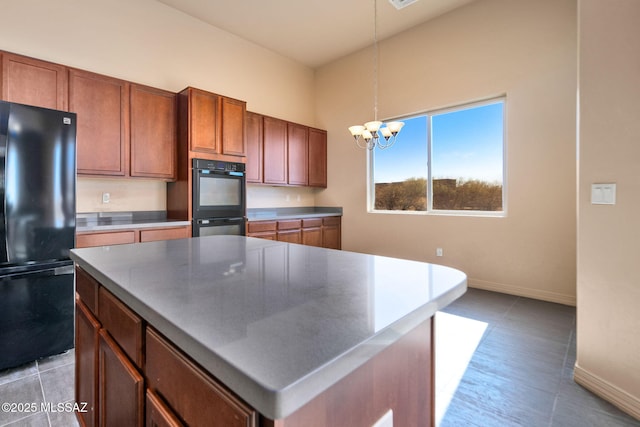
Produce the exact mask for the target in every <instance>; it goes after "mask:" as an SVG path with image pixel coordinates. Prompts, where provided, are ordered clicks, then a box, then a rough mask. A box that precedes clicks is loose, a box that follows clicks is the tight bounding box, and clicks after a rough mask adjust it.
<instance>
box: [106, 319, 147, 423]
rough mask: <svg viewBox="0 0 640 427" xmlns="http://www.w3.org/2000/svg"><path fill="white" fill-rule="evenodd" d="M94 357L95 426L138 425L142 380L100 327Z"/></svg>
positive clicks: (141, 405) (141, 414)
mask: <svg viewBox="0 0 640 427" xmlns="http://www.w3.org/2000/svg"><path fill="white" fill-rule="evenodd" d="M98 359H99V366H100V368H99V372H98V376H99V378H100V381H99V384H100V387H99V392H98V396H99V413H98V418H99V425H100V426H101V427H111V426H113V427H120V426H137V427H141V426H142V423H143V418H144V400H143V399H144V380H143V378H142V375H140V373H139V372H138V371H137V370H136V369H135V367H134V366H133V365H132V364H131V362H130V361H129V359H127V356H126V355H125V354H124V353H123V352H122V350H120V347H118V344H116V342H115V341H114V340H113V338H111V337H110V336H109V334H108V333H107V332H106V331H105V330H104V329H102V330H101V331H100V354H99V358H98Z"/></svg>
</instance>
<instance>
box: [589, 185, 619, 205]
mask: <svg viewBox="0 0 640 427" xmlns="http://www.w3.org/2000/svg"><path fill="white" fill-rule="evenodd" d="M591 204H592V205H615V204H616V184H612V183H603V184H591Z"/></svg>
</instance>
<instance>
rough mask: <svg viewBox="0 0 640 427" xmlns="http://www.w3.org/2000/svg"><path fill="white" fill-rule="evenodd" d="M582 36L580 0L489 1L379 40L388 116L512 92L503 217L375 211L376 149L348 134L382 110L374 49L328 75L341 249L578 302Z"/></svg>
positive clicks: (322, 79)
mask: <svg viewBox="0 0 640 427" xmlns="http://www.w3.org/2000/svg"><path fill="white" fill-rule="evenodd" d="M576 33H577V29H576V2H575V0H536V1H529V0H483V1H479V2H475V3H472V4H471V5H469V6H465V7H463V8H461V9H458V10H455V11H453V12H451V13H449V14H447V15H444V16H442V17H440V18H437V19H436V20H433V21H430V22H428V23H426V24H424V25H422V26H419V27H416V28H414V29H411V30H409V31H408V32H406V33H403V34H401V35H399V36H396V37H394V38H392V39H389V40H385V41H384V42H382V43H381V44H380V54H379V56H380V77H379V81H380V93H379V110H380V116H381V117H382V118H385V117H393V116H400V115H406V114H410V113H413V112H418V111H425V110H430V109H435V108H440V107H444V106H451V105H455V104H458V103H464V102H468V101H470V100H476V99H482V98H487V97H492V96H496V95H500V94H505V93H506V96H507V107H506V109H507V110H506V111H507V122H506V132H507V138H506V143H507V157H506V158H507V178H506V186H507V211H508V214H507V216H506V217H505V218H489V217H485V218H480V217H452V216H435V215H431V216H424V215H411V216H409V215H398V214H375V213H367V205H366V176H367V175H366V167H367V166H366V165H367V163H366V153H365V152H364V151H361V150H359V149H357V148H355V147H354V144H353V139H352V138H351V136H350V135H349V133H348V131H347V127H348V126H349V125H352V124H357V123H362V122H365V121H367V120H369V119H371V118H372V115H373V100H372V92H373V89H372V83H371V74H372V73H371V61H372V50H371V49H369V50H365V51H362V52H359V53H357V54H354V55H351V56H349V57H346V58H344V59H342V60H340V61H337V62H335V63H333V64H330V65H328V66H326V67H323V68H321V69H319V70H318V71H317V72H316V85H317V86H316V93H317V97H316V102H317V110H318V125H319V126H320V127H323V128H326V129H328V132H329V133H328V135H329V147H328V150H329V159H328V164H329V172H328V176H329V188H328V189H327V190H326V191H324V192H321V193H319V194H318V196H317V198H316V201H317V202H318V204H321V205H325V206H328V205H340V206H343V208H344V218H343V225H344V226H343V240H342V242H343V248H344V249H348V250H354V251H362V252H370V253H376V254H384V255H391V256H398V257H402V258H410V259H417V260H424V261H431V262H438V263H443V264H447V265H451V266H454V267H458V268H460V269H462V270H463V271H464V272H466V273H467V274H468V276H469V278H470V283H471V285H472V286H477V287H483V288H488V289H494V290H499V291H504V292H509V293H514V294H521V295H527V296H532V297H535V298H541V299H547V300H551V301H558V302H562V303H567V304H575V283H576V276H575V263H576V243H575V241H576V233H575V230H576V196H575V187H576V167H575V164H576V160H575V156H576V154H575V153H576V142H575V141H576V132H575V128H576V124H575V123H576V85H577V83H576V61H577V60H576V49H577V48H576V39H577V34H576ZM397 144H402V134H401V135H400V137H399V140H398V142H397ZM391 149H393V148H391ZM398 167H399V168H401V167H402V165H401V164H399V165H398ZM372 230H375V232H372ZM436 247H441V248H443V249H444V257H442V258H436V257H435V249H436Z"/></svg>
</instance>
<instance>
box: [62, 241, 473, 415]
mask: <svg viewBox="0 0 640 427" xmlns="http://www.w3.org/2000/svg"><path fill="white" fill-rule="evenodd" d="M72 258H73V259H74V260H75V261H76V265H77V275H76V290H77V310H76V318H77V323H76V400H77V401H82V402H85V401H86V402H89V405H88V406H89V407H90V408H91V409H92V410H91V411H89V412H87V413H83V414H80V419H81V422H83V423H84V424H87V425H93V423H94V422H97V421H99V420H101V421H102V422H107V424H108V423H109V422H113V423H114V425H117V424H118V422H120V425H134V423H135V424H136V425H142V423H144V422H145V418H146V419H147V422H149V421H150V420H151V421H152V422H156V423H157V424H158V425H181V423H183V424H186V425H199V423H202V425H209V426H216V425H220V426H227V425H242V426H245V425H256V426H258V425H262V426H281V427H285V426H305V427H307V426H314V425H317V426H325V425H326V426H341V425H345V426H346V425H349V426H358V425H362V426H371V425H372V424H374V423H375V422H376V421H377V420H379V419H380V418H381V417H383V416H384V415H385V414H386V413H387V412H388V411H390V410H391V411H392V417H393V421H394V425H396V426H403V425H421V426H422V425H432V423H433V398H434V385H433V380H434V373H433V354H434V348H433V341H434V339H433V338H434V337H433V315H434V314H435V312H436V311H437V310H438V309H440V308H442V307H444V306H446V305H448V304H449V303H451V302H452V301H454V300H455V299H456V298H458V297H459V296H461V295H462V294H463V293H464V292H465V290H466V276H465V275H464V273H462V272H460V271H457V270H455V269H452V268H448V267H444V266H439V265H433V264H427V263H422V262H415V261H408V260H400V259H394V258H388V257H382V256H373V255H366V254H359V253H352V252H346V251H338V250H330V249H324V248H317V247H311V246H304V245H297V244H289V243H282V242H273V241H267V240H264V239H255V238H247V237H240V236H212V237H204V238H194V239H181V240H171V241H161V242H150V243H144V244H137V245H119V246H106V247H97V248H87V249H76V250H73V251H72ZM158 420H162V421H158ZM123 422H124V424H122V423H123ZM172 423H173V424H172ZM151 424H153V423H151ZM147 425H149V424H147Z"/></svg>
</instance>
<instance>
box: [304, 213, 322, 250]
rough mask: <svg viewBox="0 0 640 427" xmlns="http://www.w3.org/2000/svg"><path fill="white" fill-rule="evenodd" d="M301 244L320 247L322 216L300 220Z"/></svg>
mask: <svg viewBox="0 0 640 427" xmlns="http://www.w3.org/2000/svg"><path fill="white" fill-rule="evenodd" d="M302 244H303V245H309V246H319V247H322V218H305V219H303V220H302Z"/></svg>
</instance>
